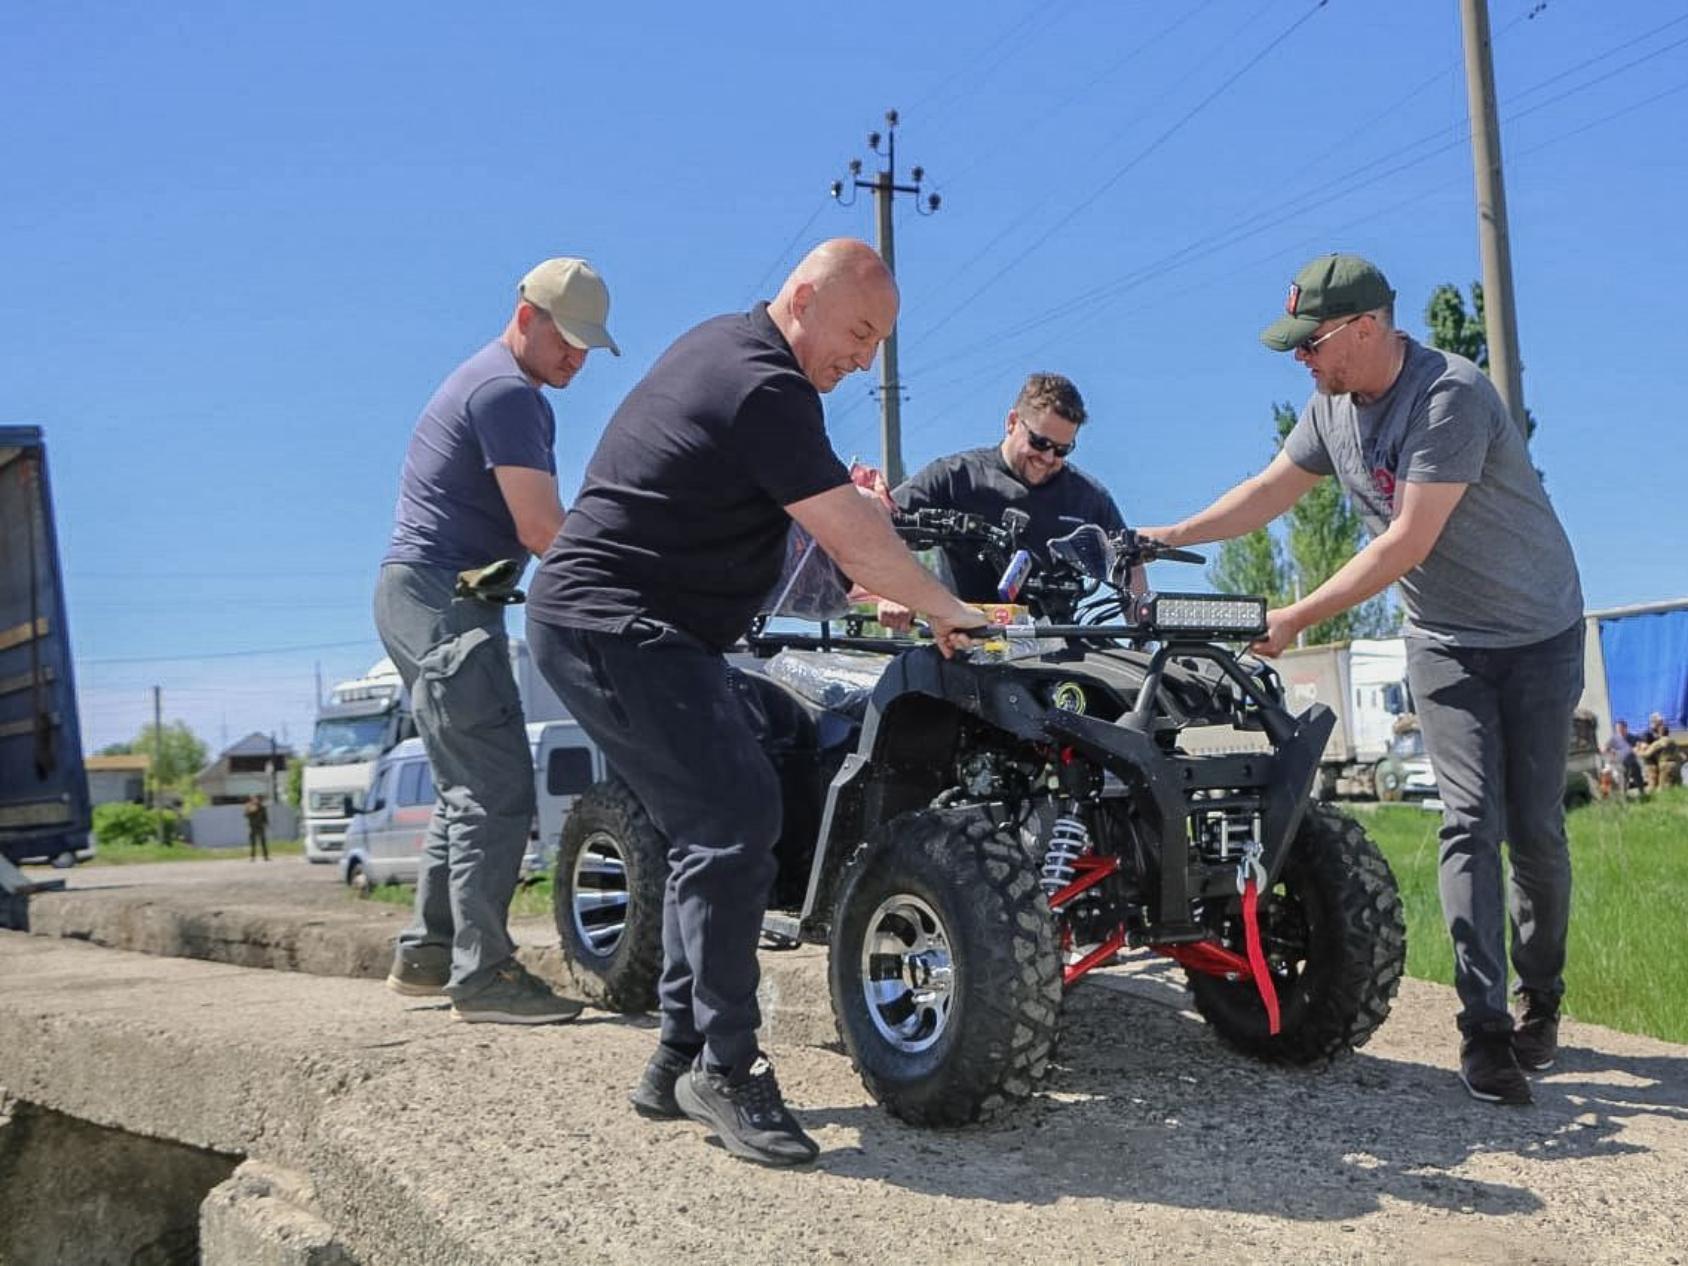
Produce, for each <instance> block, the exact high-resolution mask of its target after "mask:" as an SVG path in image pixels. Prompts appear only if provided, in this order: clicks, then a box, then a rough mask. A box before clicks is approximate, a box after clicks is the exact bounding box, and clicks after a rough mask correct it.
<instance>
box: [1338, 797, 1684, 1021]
mask: <svg viewBox="0 0 1688 1266" xmlns="http://www.w3.org/2000/svg"><path fill="white" fill-rule="evenodd" d="M1359 816H1360V820H1361V821H1362V822H1363V823H1364V824H1365V827H1366V830H1367V832H1368V833H1369V834H1370V835H1371V837H1372V838H1373V839H1374V840H1376V841H1377V843H1378V846H1379V847H1380V848H1382V850H1383V852H1384V855H1385V856H1386V857H1388V859H1389V864H1390V866H1391V867H1392V868H1393V869H1394V871H1395V878H1396V880H1397V881H1398V882H1399V884H1400V887H1401V900H1402V903H1403V904H1404V905H1405V907H1406V914H1407V973H1408V974H1409V975H1412V976H1417V977H1419V978H1421V979H1424V980H1433V981H1437V982H1439V983H1442V984H1451V983H1452V982H1453V948H1452V945H1451V944H1450V942H1449V940H1448V933H1447V930H1446V928H1445V927H1444V926H1443V923H1442V909H1441V902H1440V898H1439V897H1438V895H1437V887H1436V853H1437V831H1438V829H1439V828H1440V826H1441V822H1442V815H1441V814H1439V813H1434V812H1426V811H1425V810H1423V809H1417V808H1410V807H1405V806H1400V805H1379V806H1378V807H1377V808H1376V809H1375V810H1374V811H1372V812H1368V813H1364V814H1361V815H1359ZM1566 824H1567V827H1568V829H1569V834H1570V841H1571V873H1572V896H1571V935H1570V945H1569V948H1568V951H1567V961H1566V967H1565V1012H1566V1014H1567V1015H1569V1016H1572V1017H1574V1018H1575V1019H1578V1020H1588V1021H1592V1022H1593V1023H1595V1024H1604V1025H1606V1026H1608V1027H1610V1028H1614V1029H1621V1030H1623V1031H1625V1032H1629V1033H1646V1034H1649V1035H1651V1036H1653V1037H1658V1038H1664V1039H1665V1040H1667V1041H1672V1042H1688V988H1685V987H1684V986H1685V984H1688V936H1685V935H1684V931H1683V912H1684V911H1685V910H1688V790H1683V789H1680V788H1673V789H1670V790H1667V791H1665V792H1663V793H1661V794H1659V795H1656V796H1653V797H1651V798H1650V799H1649V800H1647V801H1645V802H1637V801H1630V802H1629V803H1627V804H1626V803H1596V804H1591V805H1588V806H1586V807H1584V808H1581V809H1576V810H1573V811H1572V812H1571V813H1570V814H1569V816H1568V817H1567V819H1566Z"/></svg>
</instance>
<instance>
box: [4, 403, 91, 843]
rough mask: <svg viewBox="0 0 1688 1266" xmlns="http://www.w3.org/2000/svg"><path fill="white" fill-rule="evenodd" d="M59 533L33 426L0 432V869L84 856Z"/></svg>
mask: <svg viewBox="0 0 1688 1266" xmlns="http://www.w3.org/2000/svg"><path fill="white" fill-rule="evenodd" d="M91 817H92V814H91V809H90V805H89V799H88V776H87V772H86V770H85V769H84V767H83V763H82V732H81V727H80V724H79V722H78V719H77V713H76V679H75V674H74V672H73V668H72V664H71V658H70V632H69V629H68V627H67V625H66V623H65V597H64V586H63V583H62V577H61V573H60V570H59V549H58V533H57V531H56V530H55V528H54V524H53V501H52V496H51V492H50V486H49V483H48V478H47V447H46V441H45V439H44V438H43V437H42V434H41V431H40V429H39V428H37V427H0V861H9V862H12V863H23V862H39V861H54V862H62V863H63V864H66V865H68V864H70V862H71V861H72V860H73V859H75V858H78V857H87V856H89V855H90V844H89V827H90V824H91Z"/></svg>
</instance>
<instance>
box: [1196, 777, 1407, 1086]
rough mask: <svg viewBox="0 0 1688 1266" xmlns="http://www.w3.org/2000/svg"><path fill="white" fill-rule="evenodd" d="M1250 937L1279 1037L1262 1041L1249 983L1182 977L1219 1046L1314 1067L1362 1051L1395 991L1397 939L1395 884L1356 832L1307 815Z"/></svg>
mask: <svg viewBox="0 0 1688 1266" xmlns="http://www.w3.org/2000/svg"><path fill="white" fill-rule="evenodd" d="M1228 905H1229V907H1230V908H1229V911H1228V912H1229V914H1230V916H1231V917H1230V923H1231V926H1232V928H1233V929H1236V933H1235V937H1234V940H1235V942H1236V943H1235V944H1232V945H1230V946H1229V948H1231V949H1234V950H1236V951H1237V952H1238V953H1242V952H1243V951H1244V946H1243V941H1242V932H1241V927H1242V918H1241V902H1240V900H1235V899H1234V900H1233V901H1231V902H1230V903H1228ZM1260 929H1261V939H1262V942H1263V945H1264V949H1265V951H1266V955H1267V958H1268V961H1269V962H1270V964H1271V966H1272V969H1273V978H1274V981H1275V983H1276V985H1277V990H1278V1009H1279V1015H1280V1019H1281V1030H1280V1032H1279V1033H1278V1035H1277V1036H1276V1037H1273V1036H1272V1035H1271V1034H1270V1033H1268V1031H1267V1023H1266V1008H1265V1005H1264V1004H1263V1003H1262V1002H1261V1001H1260V993H1259V991H1258V990H1257V989H1256V988H1255V985H1254V982H1252V981H1246V980H1245V981H1228V980H1224V979H1221V978H1220V977H1218V976H1209V975H1206V974H1204V973H1201V972H1190V973H1188V975H1189V982H1190V990H1191V992H1192V993H1193V994H1194V995H1195V1002H1196V1010H1197V1011H1199V1012H1200V1013H1201V1015H1202V1018H1204V1019H1205V1020H1206V1021H1207V1022H1208V1023H1209V1024H1210V1025H1212V1026H1213V1029H1214V1031H1215V1032H1216V1033H1218V1035H1219V1037H1220V1039H1221V1040H1222V1041H1223V1042H1224V1043H1225V1044H1226V1045H1227V1046H1230V1047H1232V1048H1233V1049H1235V1050H1238V1051H1241V1052H1242V1053H1244V1054H1245V1055H1252V1056H1254V1057H1256V1058H1258V1059H1264V1060H1270V1061H1273V1062H1276V1063H1287V1064H1315V1063H1320V1062H1323V1061H1326V1060H1329V1059H1332V1058H1334V1057H1335V1056H1337V1055H1340V1054H1341V1053H1343V1052H1344V1051H1347V1050H1351V1049H1353V1048H1354V1047H1357V1046H1362V1045H1364V1044H1365V1042H1366V1040H1367V1039H1368V1038H1370V1037H1371V1035H1372V1034H1373V1033H1374V1032H1375V1031H1376V1030H1377V1027H1378V1025H1380V1024H1382V1023H1383V1021H1384V1019H1385V1017H1387V1016H1388V1014H1389V1004H1390V1001H1391V1000H1392V999H1393V998H1394V996H1395V991H1396V989H1397V988H1399V986H1400V983H1401V971H1402V969H1403V967H1404V966H1405V964H1406V957H1407V929H1406V920H1405V918H1404V916H1403V915H1402V912H1401V898H1400V893H1399V891H1398V890H1397V888H1396V886H1395V876H1394V874H1393V873H1392V872H1391V871H1390V869H1389V864H1388V862H1386V861H1385V860H1384V858H1383V854H1382V853H1380V852H1379V851H1378V848H1377V845H1376V844H1374V843H1373V842H1372V841H1371V839H1370V838H1369V837H1368V836H1367V835H1366V833H1365V831H1364V830H1362V829H1361V828H1360V826H1359V824H1358V823H1356V822H1355V821H1354V820H1353V819H1351V818H1348V817H1345V816H1343V815H1342V814H1339V813H1336V812H1334V811H1332V810H1329V809H1324V808H1321V807H1319V806H1317V805H1309V806H1308V809H1307V815H1306V816H1305V817H1304V818H1303V819H1302V822H1301V830H1300V831H1299V832H1298V833H1297V834H1296V837H1295V840H1294V842H1293V843H1292V844H1291V846H1290V853H1289V857H1288V859H1287V861H1286V862H1285V864H1284V868H1283V872H1282V874H1281V875H1280V876H1279V879H1278V882H1277V883H1276V884H1275V885H1274V886H1273V889H1272V892H1271V893H1270V894H1269V895H1267V896H1263V897H1262V898H1261V902H1260ZM1280 959H1281V961H1280Z"/></svg>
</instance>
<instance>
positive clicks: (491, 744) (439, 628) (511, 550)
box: [375, 258, 621, 1024]
mask: <svg viewBox="0 0 1688 1266" xmlns="http://www.w3.org/2000/svg"><path fill="white" fill-rule="evenodd" d="M518 293H519V297H518V299H517V301H516V305H515V311H514V312H513V313H511V315H510V319H509V321H508V323H507V324H506V325H505V327H504V332H503V333H502V334H500V335H499V336H498V337H497V338H495V339H493V340H492V341H491V342H489V343H487V344H486V345H485V346H484V347H482V348H481V349H480V350H479V351H477V352H476V353H475V354H474V355H472V356H471V357H469V359H468V360H466V361H464V362H463V363H462V364H461V365H459V366H458V367H457V368H456V369H455V370H453V371H452V373H451V374H450V376H448V377H447V378H446V380H445V381H444V382H443V383H441V384H440V387H439V389H438V390H436V391H435V392H434V395H433V397H432V398H431V399H430V400H429V401H428V403H427V405H426V406H425V407H424V408H423V410H422V416H421V417H420V418H418V419H417V422H416V427H415V430H414V431H413V432H412V434H411V439H410V445H409V448H408V449H407V451H406V453H405V459H404V465H403V468H402V470H401V473H400V476H399V498H398V505H397V507H396V509H395V512H394V516H393V534H392V537H391V540H390V543H389V544H388V547H387V553H386V555H385V557H384V558H383V559H382V566H381V575H380V579H379V580H378V581H377V582H376V590H375V627H376V629H377V631H378V632H379V633H380V635H381V642H382V645H383V646H385V647H386V649H387V654H388V655H390V656H391V657H392V661H393V664H394V665H395V666H396V667H397V668H398V671H399V675H400V677H401V678H403V680H404V684H405V688H406V689H407V690H408V691H409V692H410V697H411V699H412V700H414V707H413V716H414V718H415V721H416V728H417V730H418V732H419V733H420V735H421V738H422V743H423V746H424V747H425V748H426V749H427V753H428V762H429V765H430V767H431V768H432V770H433V778H434V782H433V785H434V786H435V787H438V788H440V790H441V793H442V794H441V798H440V799H439V800H438V802H437V803H436V806H435V809H434V817H433V821H432V822H431V823H430V824H429V828H428V836H427V842H426V844H425V845H424V848H423V852H422V856H421V857H420V858H419V859H418V876H417V885H416V905H415V916H414V918H413V919H412V921H411V924H410V926H409V927H407V928H406V929H405V930H404V931H403V932H402V933H400V934H399V938H398V946H397V948H396V950H395V952H394V955H393V966H392V970H391V972H390V973H389V975H388V977H387V985H388V987H389V988H391V989H392V990H394V991H395V992H397V993H401V994H407V995H430V994H443V995H446V996H448V997H449V998H450V999H451V1012H452V1014H453V1015H454V1016H455V1017H456V1018H457V1019H459V1020H464V1021H469V1022H472V1023H483V1024H488V1023H490V1024H557V1023H561V1022H563V1021H566V1020H572V1019H574V1018H575V1017H576V1016H577V1015H579V1014H580V1010H581V1004H580V1003H579V1002H576V1001H574V1000H573V999H571V998H565V997H560V996H558V995H557V994H555V993H553V992H552V990H551V989H550V988H549V987H548V986H547V985H546V984H545V983H544V982H543V981H541V980H539V979H538V978H537V977H534V976H532V975H530V974H529V973H528V972H527V971H526V970H525V969H524V968H523V967H522V965H521V964H520V963H519V962H517V961H516V958H515V956H514V951H515V946H514V945H513V944H512V942H511V940H510V935H509V928H508V924H509V915H510V898H511V896H512V895H513V893H514V892H515V888H516V879H517V876H518V874H519V873H520V869H521V863H522V856H523V854H524V853H525V851H526V848H527V841H528V827H529V825H530V824H531V823H532V821H533V814H534V787H533V773H532V757H531V753H530V752H529V751H528V746H527V731H526V730H525V729H524V727H523V719H522V709H521V705H520V701H519V698H518V695H517V691H516V682H515V678H514V676H513V675H512V673H511V670H510V665H509V663H508V660H507V656H506V655H505V653H504V643H505V636H506V635H505V631H504V606H503V603H502V600H497V599H495V597H494V595H493V594H491V593H490V592H489V591H487V590H486V589H485V588H473V587H471V589H470V591H469V592H465V591H464V589H463V588H462V586H461V583H460V582H462V581H463V579H464V578H465V573H471V574H475V575H479V576H485V575H487V574H488V573H489V572H490V571H492V570H493V569H494V568H496V574H499V575H501V576H503V577H504V578H505V580H506V584H505V586H504V587H505V588H506V589H508V587H509V586H512V585H514V583H515V581H516V579H517V578H518V577H519V576H520V575H521V571H522V568H523V567H524V566H525V565H526V563H527V559H528V556H529V555H530V554H543V553H544V552H545V550H546V549H547V547H549V546H550V544H551V541H552V538H554V537H555V536H556V535H557V531H558V529H559V528H561V527H562V525H563V507H562V503H561V501H560V499H559V498H558V495H557V459H556V455H555V453H554V451H553V450H554V447H555V444H556V437H557V420H556V415H555V414H554V412H553V411H552V406H551V402H550V400H548V399H547V398H546V395H545V393H544V391H543V390H541V388H544V387H551V388H553V389H558V390H560V389H561V388H564V387H567V386H568V385H569V383H570V382H572V381H573V380H574V376H575V375H576V374H577V373H579V372H580V370H581V368H582V367H583V366H584V365H585V364H586V358H587V355H588V353H589V352H590V351H591V349H593V348H595V347H607V348H609V349H610V351H612V352H614V353H615V354H616V355H618V356H619V355H620V354H621V350H620V349H619V348H618V347H616V345H615V340H614V339H612V338H611V337H610V333H609V331H608V330H607V329H605V328H604V320H605V318H606V317H608V316H609V311H610V296H609V291H608V290H607V289H605V287H604V282H603V279H602V278H601V277H599V276H598V274H597V272H596V271H594V270H593V268H592V266H591V265H590V264H588V263H587V262H586V261H585V260H583V259H566V258H565V259H548V260H546V261H545V262H544V263H543V264H540V265H539V266H538V267H537V268H535V269H533V270H532V271H531V272H529V273H528V274H527V276H525V277H523V278H522V281H521V285H520V287H519V289H518ZM501 597H507V595H502V596H501Z"/></svg>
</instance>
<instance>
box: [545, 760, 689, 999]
mask: <svg viewBox="0 0 1688 1266" xmlns="http://www.w3.org/2000/svg"><path fill="white" fill-rule="evenodd" d="M667 880H668V841H667V840H665V839H664V838H663V836H662V833H661V832H659V831H658V830H657V829H656V825H655V824H654V823H653V822H652V821H651V819H650V815H649V814H647V813H646V812H645V810H644V807H643V806H642V805H641V804H640V803H639V801H638V798H637V797H636V796H634V794H633V792H632V791H631V790H629V789H628V787H627V785H626V784H625V783H623V782H621V781H620V780H619V779H614V778H611V779H608V780H606V781H604V782H600V783H596V784H594V785H593V786H592V787H591V788H589V789H588V790H587V791H586V792H585V793H584V794H583V795H582V796H581V797H580V799H578V800H576V801H575V803H574V808H573V809H572V810H571V811H570V812H569V816H568V820H567V821H566V822H565V823H564V824H563V838H562V842H561V844H560V845H559V846H558V848H557V869H556V872H555V875H554V877H553V881H552V887H551V911H552V915H553V917H554V918H555V920H556V923H557V935H558V936H559V937H560V938H561V944H560V948H561V950H562V954H563V959H564V961H565V962H566V963H567V964H568V967H569V972H570V974H571V975H572V976H573V977H574V979H575V981H576V983H577V985H578V988H579V992H580V993H581V994H582V995H583V996H584V997H585V999H586V1000H587V1001H588V1002H590V1003H592V1004H593V1005H594V1006H597V1007H601V1008H603V1009H605V1010H608V1011H650V1010H654V1009H655V1007H656V985H657V977H658V976H659V975H661V973H662V892H663V887H664V885H665V884H666V883H667Z"/></svg>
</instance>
